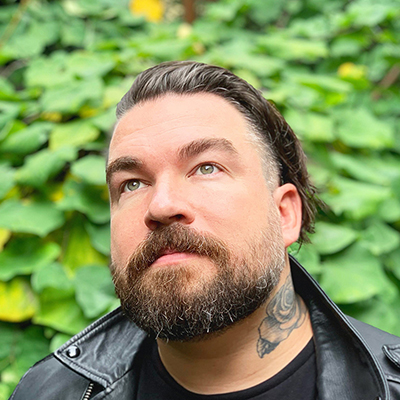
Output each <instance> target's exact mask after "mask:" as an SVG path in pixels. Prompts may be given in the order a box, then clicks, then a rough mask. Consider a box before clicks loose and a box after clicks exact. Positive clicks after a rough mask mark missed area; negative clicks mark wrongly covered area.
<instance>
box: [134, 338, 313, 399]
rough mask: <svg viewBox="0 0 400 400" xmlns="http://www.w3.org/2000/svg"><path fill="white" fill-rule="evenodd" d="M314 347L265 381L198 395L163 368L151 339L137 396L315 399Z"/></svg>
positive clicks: (151, 397) (147, 397)
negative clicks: (235, 389) (230, 391)
mask: <svg viewBox="0 0 400 400" xmlns="http://www.w3.org/2000/svg"><path fill="white" fill-rule="evenodd" d="M316 376H317V371H316V365H315V349H314V343H313V341H312V340H310V342H309V343H308V344H307V346H306V347H305V348H304V349H303V350H302V351H301V352H300V354H299V355H298V356H297V357H296V358H295V359H294V360H293V361H292V362H290V363H289V364H288V365H287V366H286V367H285V368H284V369H283V370H281V371H280V372H278V373H277V374H276V375H275V376H273V377H272V378H270V379H268V380H267V381H265V382H263V383H260V384H259V385H256V386H253V387H251V388H249V389H245V390H240V391H238V392H233V393H224V394H213V395H201V394H196V393H193V392H190V391H188V390H186V389H185V388H183V387H182V386H181V385H179V384H178V383H177V382H176V381H175V380H174V379H173V378H172V377H171V375H170V374H169V373H168V372H167V370H166V369H165V367H164V366H163V364H162V362H161V360H160V357H159V355H158V351H157V346H156V344H155V343H154V346H153V349H152V354H151V357H146V359H145V360H144V361H143V368H142V370H141V375H140V377H139V382H138V383H139V386H138V399H139V400H283V399H284V400H315V399H316V397H317V396H316V394H317V392H316Z"/></svg>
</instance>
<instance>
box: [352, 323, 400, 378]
mask: <svg viewBox="0 0 400 400" xmlns="http://www.w3.org/2000/svg"><path fill="white" fill-rule="evenodd" d="M348 319H349V320H350V323H351V324H352V325H353V326H354V327H355V328H356V329H357V331H358V332H359V334H360V336H361V338H362V339H363V340H364V341H365V342H366V345H367V346H368V347H369V348H370V350H371V351H372V353H373V354H374V355H375V357H376V359H377V360H378V362H379V364H380V365H381V367H382V369H383V372H384V374H385V376H386V378H387V379H388V381H393V382H396V383H398V384H400V370H399V369H400V337H398V336H395V335H392V334H390V333H388V332H385V331H382V330H380V329H378V328H375V327H373V326H371V325H368V324H366V323H364V322H361V321H359V320H356V319H354V318H352V317H348Z"/></svg>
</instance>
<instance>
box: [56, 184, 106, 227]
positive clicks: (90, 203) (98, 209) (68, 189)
mask: <svg viewBox="0 0 400 400" xmlns="http://www.w3.org/2000/svg"><path fill="white" fill-rule="evenodd" d="M63 191H64V198H63V199H62V200H61V201H60V202H59V203H58V207H59V208H60V209H61V210H65V211H67V210H68V211H70V210H77V211H80V212H81V213H83V214H85V215H87V216H88V217H89V219H90V220H91V221H93V222H95V223H98V224H102V223H105V222H108V221H109V220H110V209H109V204H108V198H107V190H106V188H105V187H103V188H97V187H89V186H87V185H85V184H84V183H78V182H76V181H73V180H68V181H66V182H65V183H64V187H63Z"/></svg>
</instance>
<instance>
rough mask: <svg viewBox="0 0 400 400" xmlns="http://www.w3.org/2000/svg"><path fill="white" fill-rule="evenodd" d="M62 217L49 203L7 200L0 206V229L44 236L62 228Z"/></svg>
mask: <svg viewBox="0 0 400 400" xmlns="http://www.w3.org/2000/svg"><path fill="white" fill-rule="evenodd" d="M63 223H64V215H63V213H62V212H61V211H60V210H58V209H57V208H56V207H55V206H54V204H53V203H50V202H39V201H38V202H24V201H16V200H7V201H5V202H4V203H3V204H1V205H0V227H1V228H6V229H11V230H12V231H14V232H26V233H33V234H35V235H39V236H46V235H47V234H48V233H49V232H51V231H54V230H55V229H57V228H59V227H60V226H62V224H63Z"/></svg>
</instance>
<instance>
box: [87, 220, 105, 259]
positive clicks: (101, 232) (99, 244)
mask: <svg viewBox="0 0 400 400" xmlns="http://www.w3.org/2000/svg"><path fill="white" fill-rule="evenodd" d="M85 227H86V230H87V232H88V234H89V236H90V242H91V243H92V246H93V247H94V248H95V249H96V250H97V251H99V252H100V253H102V254H105V255H106V256H108V255H109V254H110V224H109V223H107V224H105V225H102V226H99V225H94V224H91V223H89V222H88V223H87V224H85Z"/></svg>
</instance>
